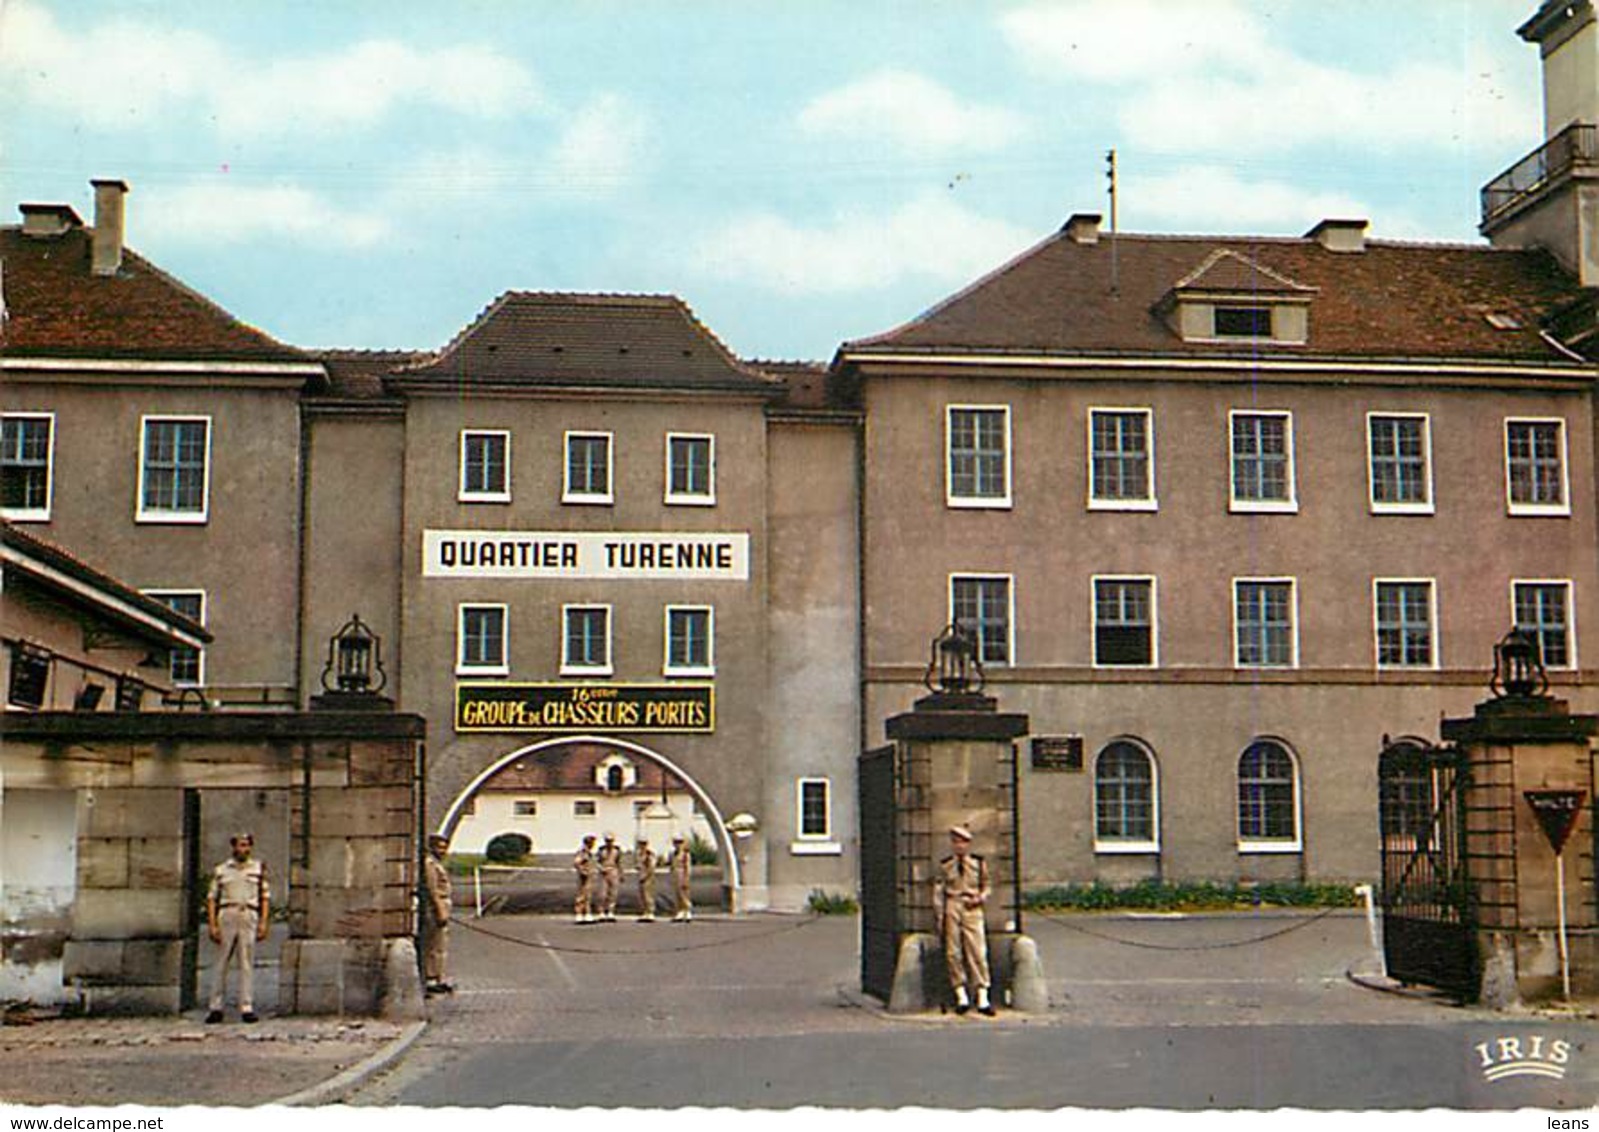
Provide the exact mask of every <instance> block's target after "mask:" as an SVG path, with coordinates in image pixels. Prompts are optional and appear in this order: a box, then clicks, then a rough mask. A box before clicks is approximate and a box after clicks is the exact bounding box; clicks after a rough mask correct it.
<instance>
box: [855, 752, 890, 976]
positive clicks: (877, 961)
mask: <svg viewBox="0 0 1599 1132" xmlns="http://www.w3.org/2000/svg"><path fill="white" fill-rule="evenodd" d="M856 780H857V781H858V782H859V783H860V810H859V813H860V828H861V989H862V990H864V991H865V992H866V993H867V994H870V995H875V996H876V997H877V998H880V999H882V1000H883V1001H885V1002H887V1001H888V997H889V993H890V992H891V991H892V990H893V988H894V967H895V964H896V963H897V962H898V960H899V926H900V925H899V885H898V876H897V873H896V864H895V858H896V854H895V846H896V845H897V844H898V836H899V831H898V822H897V817H896V810H897V807H896V806H895V799H894V748H893V747H892V746H888V747H879V748H877V749H876V750H875V751H867V752H866V753H865V754H864V755H862V756H861V758H860V767H859V773H858V774H857V776H856Z"/></svg>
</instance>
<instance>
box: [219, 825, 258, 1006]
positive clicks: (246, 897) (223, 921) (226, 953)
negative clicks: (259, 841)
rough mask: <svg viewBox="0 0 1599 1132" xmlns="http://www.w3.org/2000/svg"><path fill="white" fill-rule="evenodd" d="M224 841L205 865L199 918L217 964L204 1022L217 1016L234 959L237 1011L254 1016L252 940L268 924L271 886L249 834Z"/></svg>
mask: <svg viewBox="0 0 1599 1132" xmlns="http://www.w3.org/2000/svg"><path fill="white" fill-rule="evenodd" d="M230 844H231V845H232V846H233V855H232V856H230V857H229V858H228V859H227V860H226V861H223V862H222V863H221V864H220V865H218V866H217V867H216V868H215V869H213V870H212V871H211V887H210V888H209V889H208V890H207V891H206V894H205V921H206V928H207V930H208V931H209V933H210V936H211V942H212V943H214V944H216V945H217V965H216V970H215V971H214V972H213V973H212V983H211V1009H210V1011H209V1012H208V1013H207V1014H206V1016H205V1020H206V1021H207V1022H220V1021H222V1007H223V1004H224V1003H225V1001H226V999H227V993H228V968H229V967H231V966H232V965H233V964H234V963H235V962H237V963H238V965H239V1017H240V1018H242V1019H243V1020H244V1021H246V1022H254V1021H256V1020H257V1019H256V1013H255V945H256V944H257V943H258V942H260V941H261V940H264V939H266V937H267V929H268V927H269V926H270V924H271V919H270V916H271V912H272V891H271V889H270V887H269V886H268V885H267V876H266V866H265V865H264V864H262V863H261V862H260V861H256V860H252V859H251V857H250V854H251V853H252V852H254V850H255V838H254V836H252V835H251V834H249V833H236V834H234V835H233V837H232V839H231V841H230Z"/></svg>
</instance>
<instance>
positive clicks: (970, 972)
mask: <svg viewBox="0 0 1599 1132" xmlns="http://www.w3.org/2000/svg"><path fill="white" fill-rule="evenodd" d="M949 844H950V848H951V849H952V850H953V852H952V853H951V854H950V855H949V856H948V857H945V858H944V859H943V860H942V861H940V862H939V863H938V876H937V877H935V878H934V880H933V908H934V909H935V910H936V911H937V913H938V924H939V933H940V935H941V936H942V937H943V940H944V965H945V966H946V967H947V968H948V970H949V985H950V988H951V989H952V990H954V992H955V1013H956V1014H965V1013H966V1012H967V1011H968V1010H970V1009H971V1008H972V1000H971V998H970V997H968V993H967V987H968V986H970V987H971V988H972V989H973V990H975V991H976V992H977V1013H979V1014H983V1015H986V1016H988V1017H989V1018H992V1017H993V1016H994V1005H993V1003H991V1002H989V1000H988V986H989V977H988V931H987V928H986V926H985V924H984V922H983V915H984V907H983V906H984V905H985V904H987V903H988V893H989V884H988V862H987V861H985V860H983V859H982V858H981V857H979V856H978V855H977V854H975V853H973V852H972V851H971V850H972V831H971V830H969V829H967V828H966V827H965V826H963V825H957V826H951V827H950V831H949Z"/></svg>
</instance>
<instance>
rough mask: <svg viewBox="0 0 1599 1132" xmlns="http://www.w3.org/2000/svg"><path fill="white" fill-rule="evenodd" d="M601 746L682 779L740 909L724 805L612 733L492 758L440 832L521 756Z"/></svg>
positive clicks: (565, 738)
mask: <svg viewBox="0 0 1599 1132" xmlns="http://www.w3.org/2000/svg"><path fill="white" fill-rule="evenodd" d="M581 746H598V747H608V748H612V749H614V750H616V751H619V752H623V753H625V754H627V755H629V756H632V757H634V758H637V759H642V760H644V761H645V762H647V763H650V764H652V765H654V766H657V767H660V768H662V769H663V770H665V771H666V772H667V773H668V774H670V775H672V776H673V777H674V778H675V779H677V780H678V781H679V782H681V783H682V784H683V785H684V787H685V788H686V789H687V791H688V793H690V794H691V795H692V796H693V798H694V800H695V802H696V803H697V804H698V806H699V807H700V810H701V812H702V814H703V815H704V817H705V819H706V823H707V824H708V825H709V827H710V830H711V835H712V837H713V839H714V840H715V843H716V850H717V856H718V859H719V861H720V862H721V867H722V887H723V889H724V897H725V899H726V904H727V907H728V908H730V909H738V908H740V907H741V901H740V900H739V893H740V891H741V889H742V886H743V874H742V868H741V866H740V862H739V858H738V852H737V848H736V845H735V843H734V839H733V835H732V833H731V832H730V831H729V830H728V827H727V821H726V819H725V818H724V817H723V815H722V811H721V808H720V807H718V806H717V804H716V801H715V799H713V798H712V797H711V796H710V794H709V793H708V792H707V791H706V790H705V788H704V787H703V786H701V785H700V784H699V782H698V781H696V780H695V778H694V776H693V775H691V774H689V773H688V772H687V771H685V770H684V769H683V768H682V766H680V765H679V764H678V763H676V762H674V761H673V760H671V759H669V758H667V757H666V756H665V755H663V754H661V753H660V752H659V751H656V750H653V749H651V748H649V747H645V746H643V745H641V744H639V743H634V742H631V741H629V740H627V739H619V738H617V737H615V736H610V735H562V736H558V737H555V738H550V739H542V740H540V741H538V742H536V743H528V744H524V745H522V746H519V747H516V748H514V749H512V750H510V751H507V752H506V753H505V754H502V755H499V756H497V757H495V758H494V759H493V760H491V761H490V762H489V763H488V765H487V766H485V767H484V768H483V770H481V771H480V772H479V773H478V774H477V775H476V776H475V777H474V778H472V780H471V781H469V782H468V783H467V784H466V786H465V787H463V788H462V789H461V790H460V792H459V793H458V794H456V796H455V798H454V799H452V800H451V802H450V806H449V809H448V810H446V811H445V814H444V817H443V818H442V819H441V820H440V822H439V825H438V832H440V833H442V834H444V835H445V836H451V835H452V834H453V833H454V831H455V829H456V827H457V826H458V825H459V824H460V821H461V818H462V815H463V812H464V810H465V807H466V805H467V803H468V802H469V801H470V800H471V799H473V798H474V797H475V796H476V795H477V794H478V792H479V791H481V790H482V789H483V787H484V786H485V785H486V784H487V783H488V782H489V781H490V780H491V779H493V778H494V777H495V775H497V774H499V773H500V772H501V771H503V770H505V769H506V768H507V767H510V766H512V765H513V764H515V763H516V762H517V761H518V760H522V759H527V758H529V757H533V758H537V757H538V756H539V755H541V754H544V753H547V752H550V751H554V750H556V749H559V748H562V747H581Z"/></svg>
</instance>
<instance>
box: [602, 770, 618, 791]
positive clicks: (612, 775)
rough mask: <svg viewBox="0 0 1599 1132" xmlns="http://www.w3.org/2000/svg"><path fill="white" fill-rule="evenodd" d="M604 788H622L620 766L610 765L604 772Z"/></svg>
mask: <svg viewBox="0 0 1599 1132" xmlns="http://www.w3.org/2000/svg"><path fill="white" fill-rule="evenodd" d="M605 788H606V789H607V790H620V789H622V768H621V767H619V766H612V767H611V768H609V769H608V770H607V771H606V772H605Z"/></svg>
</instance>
